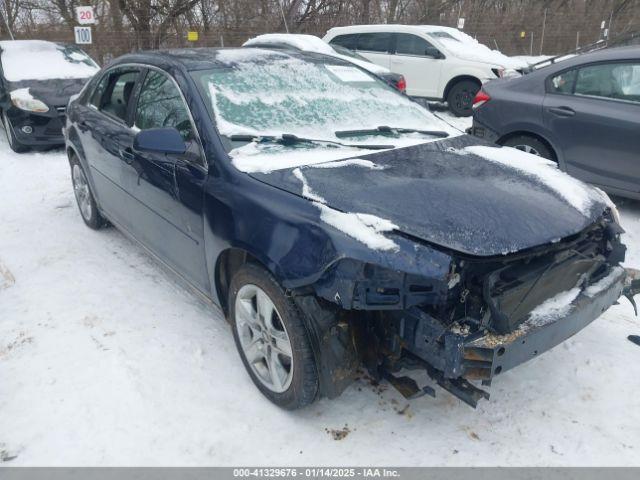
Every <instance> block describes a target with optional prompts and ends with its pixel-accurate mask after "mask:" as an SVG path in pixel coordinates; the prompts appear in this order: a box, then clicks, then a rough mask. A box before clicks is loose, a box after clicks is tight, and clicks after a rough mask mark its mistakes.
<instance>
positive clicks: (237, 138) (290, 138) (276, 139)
mask: <svg viewBox="0 0 640 480" xmlns="http://www.w3.org/2000/svg"><path fill="white" fill-rule="evenodd" d="M228 138H229V140H231V141H232V142H258V143H260V142H269V143H279V144H281V145H285V146H286V145H296V144H299V143H326V144H329V145H339V146H341V147H353V148H364V149H367V150H386V149H389V148H395V145H377V144H375V145H374V144H368V143H341V142H334V141H332V140H321V139H314V138H304V137H298V136H297V135H293V134H291V133H283V134H282V135H242V134H239V135H230V136H229V137H228Z"/></svg>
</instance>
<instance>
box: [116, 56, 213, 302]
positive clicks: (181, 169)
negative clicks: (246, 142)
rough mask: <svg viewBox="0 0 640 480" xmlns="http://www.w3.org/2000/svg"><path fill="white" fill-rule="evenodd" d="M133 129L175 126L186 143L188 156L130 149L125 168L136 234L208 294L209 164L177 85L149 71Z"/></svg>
mask: <svg viewBox="0 0 640 480" xmlns="http://www.w3.org/2000/svg"><path fill="white" fill-rule="evenodd" d="M135 102H136V103H135V108H134V116H133V118H134V127H133V128H134V130H136V131H141V130H146V129H152V128H166V127H173V128H176V129H177V130H178V131H179V132H180V134H181V135H182V138H183V139H184V140H185V143H186V145H187V151H186V153H185V154H183V155H166V154H164V153H155V152H138V151H135V150H133V148H130V149H129V150H128V151H127V152H126V153H127V155H128V161H127V162H126V163H125V164H124V165H123V172H124V177H125V185H126V189H127V191H128V192H129V194H130V195H131V196H132V197H133V198H134V199H135V201H133V202H131V207H130V208H131V214H132V216H133V217H135V219H136V223H135V225H133V227H132V228H133V233H134V235H135V236H136V237H137V238H139V239H140V241H142V242H143V243H145V244H146V245H147V246H148V247H149V248H150V249H151V250H153V251H154V252H155V253H156V254H157V255H158V256H159V257H160V258H162V259H163V260H164V261H165V262H166V263H168V264H169V266H171V267H172V268H173V269H174V270H176V271H177V272H178V273H180V274H181V275H182V276H183V277H185V278H186V279H187V280H189V281H190V282H191V283H192V284H193V285H194V286H196V287H197V288H199V289H200V290H201V291H202V292H205V293H206V292H208V291H209V281H208V278H207V269H206V265H205V261H204V225H203V214H202V213H203V212H202V208H203V189H202V187H203V184H204V181H205V179H206V176H207V165H206V161H205V157H204V154H203V153H202V148H201V145H200V141H199V137H198V134H197V131H196V128H195V125H194V123H193V121H192V119H191V115H190V113H189V110H188V107H187V105H186V103H185V100H184V97H183V95H182V93H181V91H180V89H179V87H178V85H177V84H176V83H175V81H174V80H173V79H172V78H171V77H170V76H169V75H168V74H167V73H165V72H163V71H159V70H155V69H149V70H148V71H147V72H146V75H145V76H144V80H143V81H142V82H141V86H140V88H139V89H138V91H137V94H136V100H135Z"/></svg>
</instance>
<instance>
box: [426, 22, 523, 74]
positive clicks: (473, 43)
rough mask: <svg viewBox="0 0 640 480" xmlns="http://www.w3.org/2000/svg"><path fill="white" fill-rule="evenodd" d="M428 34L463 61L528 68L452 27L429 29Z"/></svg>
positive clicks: (520, 61)
mask: <svg viewBox="0 0 640 480" xmlns="http://www.w3.org/2000/svg"><path fill="white" fill-rule="evenodd" d="M427 34H428V35H429V36H430V37H432V38H434V39H435V40H436V41H437V42H439V43H440V44H442V46H443V47H445V48H446V49H447V50H448V51H449V52H450V53H452V54H453V55H455V56H456V57H458V58H461V59H463V60H471V61H475V62H485V63H493V64H495V65H497V66H501V67H505V68H513V69H520V68H524V67H526V66H528V64H527V63H526V62H524V61H522V60H518V59H517V58H514V57H508V56H506V55H505V54H503V53H502V52H500V51H499V50H491V49H490V48H489V47H487V46H486V45H484V44H482V43H480V42H478V41H477V40H476V39H475V38H473V37H471V36H469V35H467V34H466V33H464V32H462V31H460V30H458V29H456V28H451V27H436V26H433V27H428V30H427Z"/></svg>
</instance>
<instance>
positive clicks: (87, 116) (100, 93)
mask: <svg viewBox="0 0 640 480" xmlns="http://www.w3.org/2000/svg"><path fill="white" fill-rule="evenodd" d="M140 73H141V70H140V69H138V68H132V67H117V68H114V69H112V70H109V71H107V72H106V73H105V74H104V76H103V77H102V78H101V79H100V81H99V83H98V85H97V87H96V90H95V91H94V92H93V95H92V97H91V98H90V99H89V102H88V103H87V104H86V105H85V106H83V107H82V109H83V111H82V115H81V118H80V120H79V122H78V131H79V136H80V141H81V143H82V147H83V149H84V157H85V158H86V159H87V162H88V163H89V168H90V169H91V178H92V179H93V183H94V187H95V194H96V197H97V199H98V202H99V204H100V207H101V209H102V210H103V211H104V213H105V214H106V215H107V217H108V218H109V219H111V220H113V221H115V222H118V223H120V224H122V225H123V226H125V227H128V216H127V205H128V200H127V198H126V195H125V194H124V190H123V176H122V163H123V158H122V155H121V152H122V150H123V149H124V148H126V146H127V145H131V144H132V142H133V136H134V132H133V131H132V130H131V128H130V126H129V124H128V121H129V116H130V114H131V108H130V107H131V102H130V99H131V96H132V92H133V90H134V87H135V85H136V82H137V81H138V78H139V76H140Z"/></svg>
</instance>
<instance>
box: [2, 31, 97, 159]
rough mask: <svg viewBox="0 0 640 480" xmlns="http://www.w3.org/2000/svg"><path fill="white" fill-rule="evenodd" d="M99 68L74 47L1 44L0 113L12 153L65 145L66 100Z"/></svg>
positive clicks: (43, 43) (31, 42) (33, 42)
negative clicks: (0, 111)
mask: <svg viewBox="0 0 640 480" xmlns="http://www.w3.org/2000/svg"><path fill="white" fill-rule="evenodd" d="M99 68H100V67H98V65H97V64H96V62H94V61H93V60H92V59H91V57H89V55H87V54H86V53H85V52H83V51H82V50H80V49H79V48H78V47H76V46H73V45H66V44H61V43H53V42H47V41H43V40H9V41H1V42H0V108H1V109H2V124H3V126H4V130H5V133H6V135H7V141H8V142H9V146H10V147H11V149H12V150H13V151H14V152H23V151H25V150H27V149H28V148H30V147H32V148H46V147H51V146H56V145H62V144H64V136H63V135H62V126H63V125H64V119H65V110H66V107H67V103H68V102H69V98H70V97H71V96H72V95H75V94H77V93H78V92H80V90H81V89H82V87H83V86H84V84H85V83H86V82H87V79H88V78H90V77H91V76H92V75H93V74H94V73H95V72H97V71H98V70H99Z"/></svg>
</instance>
